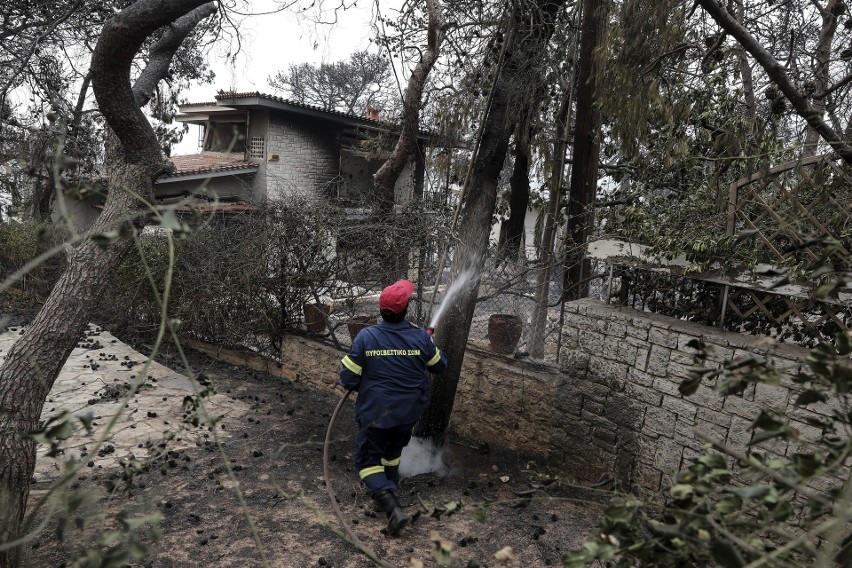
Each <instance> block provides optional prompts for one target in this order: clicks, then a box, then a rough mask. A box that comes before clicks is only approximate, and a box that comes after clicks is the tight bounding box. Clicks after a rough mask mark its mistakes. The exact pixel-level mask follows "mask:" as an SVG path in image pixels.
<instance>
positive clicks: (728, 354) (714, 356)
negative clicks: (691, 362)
mask: <svg viewBox="0 0 852 568" xmlns="http://www.w3.org/2000/svg"><path fill="white" fill-rule="evenodd" d="M705 350H706V352H707V360H708V361H712V362H714V363H724V362H726V361H730V360H731V359H733V358H734V350H733V349H731V348H730V347H727V346H723V345H718V344H716V343H710V344H708V345H707V347H706V348H705Z"/></svg>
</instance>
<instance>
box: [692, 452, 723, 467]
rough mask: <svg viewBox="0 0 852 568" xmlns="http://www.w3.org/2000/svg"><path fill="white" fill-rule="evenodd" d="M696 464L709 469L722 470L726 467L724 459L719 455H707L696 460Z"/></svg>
mask: <svg viewBox="0 0 852 568" xmlns="http://www.w3.org/2000/svg"><path fill="white" fill-rule="evenodd" d="M698 463H700V464H703V465H706V466H707V467H708V468H710V469H723V468H725V467H726V465H725V458H723V457H722V456H721V455H719V454H707V455H705V456H701V457H700V458H698Z"/></svg>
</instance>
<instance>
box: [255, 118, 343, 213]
mask: <svg viewBox="0 0 852 568" xmlns="http://www.w3.org/2000/svg"><path fill="white" fill-rule="evenodd" d="M266 146H267V147H266V184H267V187H266V192H267V195H266V196H267V198H268V199H273V200H280V199H282V198H284V197H286V196H287V195H293V194H301V195H308V196H316V195H318V194H320V193H322V194H326V195H327V194H328V193H326V191H327V190H328V189H329V186H330V185H332V186H333V185H334V184H336V183H337V182H338V177H339V171H340V163H339V162H340V140H339V127H338V126H336V125H335V124H333V123H331V122H325V121H321V120H317V119H309V118H306V117H300V116H286V117H285V116H280V115H277V114H275V113H273V114H272V115H271V116H270V117H269V130H268V131H267V140H266ZM332 195H333V193H332Z"/></svg>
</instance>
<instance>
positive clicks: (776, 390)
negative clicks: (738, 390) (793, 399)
mask: <svg viewBox="0 0 852 568" xmlns="http://www.w3.org/2000/svg"><path fill="white" fill-rule="evenodd" d="M789 399H790V390H789V389H787V388H785V387H782V386H780V385H768V384H764V383H758V384H756V385H755V392H754V402H756V403H758V404H760V405H761V406H764V407H766V408H771V409H773V410H776V411H778V412H784V410H785V409H786V408H787V401H788V400H789Z"/></svg>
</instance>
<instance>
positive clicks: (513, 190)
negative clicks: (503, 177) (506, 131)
mask: <svg viewBox="0 0 852 568" xmlns="http://www.w3.org/2000/svg"><path fill="white" fill-rule="evenodd" d="M537 110H538V108H537V105H530V107H529V109H528V110H527V112H525V113H524V118H523V120H522V121H521V122H520V123H518V128H517V131H516V132H515V163H514V165H513V166H512V177H511V178H509V190H510V191H509V218H508V219H506V221H505V222H504V223H503V224H502V225H500V241H499V243H498V246H497V250H498V254H499V259H500V260H501V261H503V260H508V261H509V262H518V256H519V253H520V248H521V242H522V239H523V236H524V221H525V220H526V216H527V207H528V206H529V203H530V141H531V139H532V135H533V134H532V121H533V118H534V116H535V113H536V112H537Z"/></svg>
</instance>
